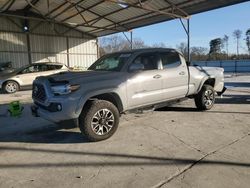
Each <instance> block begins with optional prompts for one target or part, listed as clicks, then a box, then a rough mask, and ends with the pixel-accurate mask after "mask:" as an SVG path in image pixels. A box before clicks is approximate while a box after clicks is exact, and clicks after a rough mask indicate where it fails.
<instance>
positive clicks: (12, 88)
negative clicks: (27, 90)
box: [4, 81, 19, 93]
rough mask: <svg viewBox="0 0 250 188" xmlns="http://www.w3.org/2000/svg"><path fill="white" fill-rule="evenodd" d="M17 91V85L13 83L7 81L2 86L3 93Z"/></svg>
mask: <svg viewBox="0 0 250 188" xmlns="http://www.w3.org/2000/svg"><path fill="white" fill-rule="evenodd" d="M18 89H19V85H18V83H16V82H15V81H7V82H6V83H5V84H4V91H5V93H15V92H17V91H18Z"/></svg>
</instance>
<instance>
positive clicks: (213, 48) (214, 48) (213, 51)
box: [209, 38, 222, 59]
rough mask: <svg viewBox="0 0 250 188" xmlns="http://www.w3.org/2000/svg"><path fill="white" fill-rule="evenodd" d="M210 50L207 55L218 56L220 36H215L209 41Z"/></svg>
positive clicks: (220, 42) (220, 44)
mask: <svg viewBox="0 0 250 188" xmlns="http://www.w3.org/2000/svg"><path fill="white" fill-rule="evenodd" d="M209 45H210V51H209V57H210V58H211V57H212V56H214V57H215V59H217V58H218V54H220V53H221V47H222V39H221V38H216V39H213V40H211V41H210V43H209Z"/></svg>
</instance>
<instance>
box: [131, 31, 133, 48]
mask: <svg viewBox="0 0 250 188" xmlns="http://www.w3.org/2000/svg"><path fill="white" fill-rule="evenodd" d="M130 48H131V50H132V49H133V31H132V30H131V31H130Z"/></svg>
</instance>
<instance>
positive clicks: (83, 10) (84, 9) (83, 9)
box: [61, 0, 104, 22]
mask: <svg viewBox="0 0 250 188" xmlns="http://www.w3.org/2000/svg"><path fill="white" fill-rule="evenodd" d="M103 2H104V0H102V1H99V2H97V3H95V4H94V5H92V6H90V7H87V8H84V7H82V10H81V11H80V12H77V13H76V14H73V15H71V16H69V17H67V18H65V19H63V20H61V22H65V21H67V20H69V19H70V18H73V17H75V16H77V15H79V13H83V12H85V11H86V10H88V9H91V8H93V7H95V6H97V5H99V4H101V3H103ZM72 6H74V5H72Z"/></svg>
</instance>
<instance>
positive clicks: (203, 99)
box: [194, 85, 215, 111]
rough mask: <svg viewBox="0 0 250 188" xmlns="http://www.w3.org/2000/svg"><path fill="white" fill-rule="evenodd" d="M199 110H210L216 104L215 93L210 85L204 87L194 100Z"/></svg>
mask: <svg viewBox="0 0 250 188" xmlns="http://www.w3.org/2000/svg"><path fill="white" fill-rule="evenodd" d="M194 101H195V105H196V107H197V109H198V110H202V111H203V110H210V109H211V108H212V107H213V105H214V102H215V91H214V88H213V87H212V86H210V85H203V86H202V88H201V90H200V92H199V93H198V94H197V95H196V96H195V98H194Z"/></svg>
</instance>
